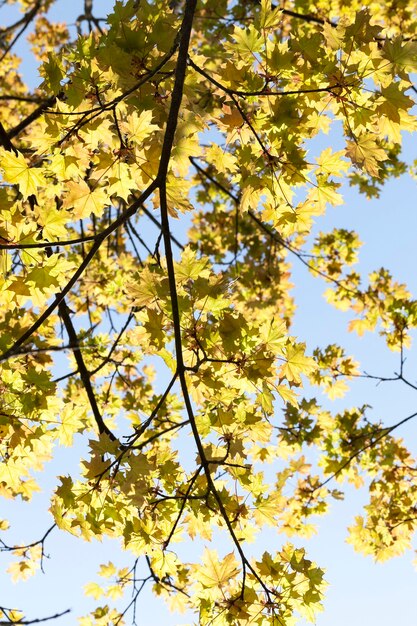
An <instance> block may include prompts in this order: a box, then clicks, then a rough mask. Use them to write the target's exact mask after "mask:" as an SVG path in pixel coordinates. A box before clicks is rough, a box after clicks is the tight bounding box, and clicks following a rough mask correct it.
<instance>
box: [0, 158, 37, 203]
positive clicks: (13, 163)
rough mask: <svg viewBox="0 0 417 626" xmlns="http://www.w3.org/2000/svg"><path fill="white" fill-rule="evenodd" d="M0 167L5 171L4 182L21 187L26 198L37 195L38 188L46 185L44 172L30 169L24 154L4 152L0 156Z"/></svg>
mask: <svg viewBox="0 0 417 626" xmlns="http://www.w3.org/2000/svg"><path fill="white" fill-rule="evenodd" d="M0 167H1V168H2V169H3V170H4V174H3V177H4V180H5V181H6V182H8V183H11V184H13V185H18V186H19V191H20V193H21V194H22V196H23V197H24V198H27V197H28V196H32V195H36V193H37V191H38V188H39V187H43V186H45V185H46V180H45V177H44V175H43V173H42V171H41V170H40V169H38V168H35V167H29V166H28V165H27V163H26V160H25V157H24V156H23V154H20V153H19V154H17V155H15V154H13V153H12V152H3V154H2V155H1V156H0Z"/></svg>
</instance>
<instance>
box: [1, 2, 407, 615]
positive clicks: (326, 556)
mask: <svg viewBox="0 0 417 626" xmlns="http://www.w3.org/2000/svg"><path fill="white" fill-rule="evenodd" d="M95 7H97V10H96V13H97V14H99V15H100V16H102V15H105V14H106V13H107V12H109V11H110V10H111V7H112V2H111V1H110V0H96V2H95ZM82 8H83V2H82V1H81V0H78V1H76V0H73V1H71V2H68V0H58V2H56V5H55V7H54V9H53V12H52V15H53V19H56V20H57V21H58V20H62V21H66V20H70V21H71V20H73V17H74V16H77V15H78V14H80V13H82ZM13 19H14V13H13V11H12V9H11V8H10V7H6V8H3V9H2V10H0V22H1V24H9V23H10V22H11V21H13ZM19 54H20V55H21V56H22V57H23V58H24V59H25V60H24V64H23V66H22V67H23V71H24V76H25V78H26V80H27V82H28V83H29V84H31V85H36V84H38V82H39V79H38V78H37V75H36V70H35V69H34V64H33V62H32V61H31V60H30V57H29V55H28V49H27V47H26V46H25V45H24V44H22V45H21V46H20V47H19ZM338 140H339V139H338V138H337V137H336V136H334V135H332V136H330V137H328V138H326V137H323V138H321V139H320V144H321V145H320V146H318V147H317V145H316V147H315V148H312V150H313V149H314V150H315V149H316V148H317V149H319V148H320V149H322V148H324V147H326V146H327V145H332V147H334V148H335V149H336V148H337V145H336V144H337V142H338ZM405 145H406V155H407V158H408V160H409V161H412V160H413V159H415V158H416V157H417V154H416V152H417V150H416V148H415V144H414V143H413V139H412V138H411V137H410V136H408V137H406V138H405ZM311 156H312V157H313V156H314V152H312V155H311ZM344 196H345V204H344V205H343V206H342V207H338V208H331V209H329V211H328V214H327V215H326V216H325V217H324V218H323V219H320V220H319V221H318V224H317V226H316V231H318V230H331V229H332V228H334V227H345V228H349V229H354V230H357V232H358V233H359V235H360V239H361V240H362V241H363V242H364V246H363V247H362V249H361V252H360V264H359V269H360V271H361V272H364V273H366V272H368V271H371V270H372V269H376V268H379V267H381V266H386V267H388V268H390V269H391V271H392V273H393V275H394V277H395V278H396V279H397V280H400V281H404V282H406V283H407V284H408V286H409V287H410V289H411V291H412V292H413V293H414V294H416V292H417V275H416V267H417V246H416V232H417V211H416V202H415V197H416V183H415V181H413V180H412V179H411V178H410V177H409V176H408V175H404V176H402V177H401V178H400V179H398V180H395V181H391V182H390V183H389V184H388V185H387V186H386V188H385V189H384V191H383V193H382V195H381V198H380V199H379V200H372V201H368V200H366V199H365V198H364V197H361V196H359V195H358V194H357V193H356V191H355V190H354V189H351V188H346V189H345V190H344ZM293 264H294V277H293V278H294V282H295V285H296V286H295V289H294V295H295V298H296V301H297V304H298V309H297V313H296V317H295V322H294V329H293V332H294V334H295V335H297V336H298V337H299V339H300V340H303V341H306V342H307V345H308V348H309V349H310V350H312V349H313V348H314V347H316V346H317V345H326V344H328V343H333V342H334V343H340V344H342V345H344V346H346V350H347V352H348V353H350V354H352V355H353V356H354V357H355V358H357V359H358V360H359V361H360V362H361V364H362V365H363V368H364V369H366V370H367V371H369V372H371V373H375V374H382V375H391V374H392V372H393V371H394V370H396V369H397V367H398V355H396V354H395V353H389V352H388V350H387V349H386V348H385V346H384V343H383V341H382V340H381V339H380V338H379V337H378V336H375V335H370V334H368V335H365V336H364V337H362V338H359V337H357V336H356V335H352V334H347V332H346V327H347V322H348V320H349V319H350V316H349V314H344V313H341V312H339V311H335V310H334V309H332V308H331V307H330V306H329V305H327V304H326V302H325V300H324V298H323V295H322V294H323V291H324V289H325V287H326V285H325V284H324V283H323V281H321V280H319V279H313V278H312V277H311V276H310V275H309V274H308V272H307V270H306V269H305V268H304V267H303V266H302V265H301V264H300V263H299V262H298V261H297V259H295V258H294V260H293ZM416 365H417V356H416V353H415V352H414V353H413V351H411V352H410V354H409V356H408V361H407V368H408V371H409V372H410V378H411V379H414V376H413V372H415V371H416ZM415 378H417V376H416V377H415ZM313 394H316V391H315V390H312V391H311V395H313ZM319 401H321V402H322V403H323V404H325V405H327V406H329V408H330V409H331V410H334V411H336V410H339V409H342V408H345V407H348V406H358V405H362V404H365V403H368V404H370V405H372V407H373V409H372V411H371V413H370V415H371V416H372V417H373V418H374V419H378V418H381V419H383V420H384V421H385V422H386V423H394V422H396V421H397V420H398V419H400V418H402V417H405V416H406V415H408V414H409V413H411V412H413V410H414V409H415V405H416V397H415V392H414V393H413V392H412V391H410V390H409V389H404V388H402V387H401V386H400V383H395V384H394V383H386V384H384V385H379V386H378V387H377V386H375V385H373V384H372V383H370V382H369V381H363V380H357V381H354V382H353V383H352V384H351V392H350V393H349V394H348V396H347V397H346V398H344V399H341V400H337V401H334V402H332V403H330V402H329V401H327V400H326V399H325V397H324V396H319ZM415 431H416V426H415V424H413V422H411V423H410V424H409V425H408V426H407V427H406V428H405V429H404V430H403V431H401V434H403V435H404V437H405V438H406V440H408V442H410V441H415V440H416V437H415ZM82 447H83V444H82V443H81V441H79V442H78V448H79V449H80V450H81V449H82ZM76 452H78V451H76ZM414 452H416V453H417V445H416V444H414ZM78 458H79V457H78V454H75V452H74V451H73V450H68V449H65V448H62V449H61V450H60V451H59V455H58V458H57V459H55V460H54V461H53V462H52V463H51V464H49V466H48V469H47V473H46V474H45V476H44V483H43V484H44V492H43V493H41V494H39V495H35V496H34V498H33V501H32V502H31V503H30V504H25V503H19V502H16V503H12V502H8V501H3V502H1V503H0V517H7V518H9V519H10V520H11V522H12V526H13V533H12V535H10V537H9V538H8V540H9V541H10V542H16V543H20V542H22V541H23V542H25V541H30V540H33V539H36V538H38V537H40V536H41V535H42V534H43V532H44V531H45V529H46V528H47V527H48V526H49V525H50V521H51V520H50V516H49V514H47V513H46V510H47V508H48V498H49V493H50V491H51V489H53V487H54V485H55V479H54V477H55V476H56V475H57V474H68V473H70V472H71V471H76V469H77V463H78ZM364 503H366V493H365V492H355V491H353V490H349V491H348V493H347V496H346V500H345V502H341V503H336V504H335V505H334V506H333V511H332V513H331V514H330V515H329V516H327V517H325V518H323V519H322V520H320V523H319V533H318V535H317V536H316V537H315V538H313V539H312V540H310V541H308V542H304V543H305V545H306V547H307V550H308V554H309V556H310V558H312V559H313V560H315V561H316V562H317V563H318V564H319V565H320V566H322V567H324V568H325V569H326V570H327V574H326V579H327V581H328V582H329V585H330V586H329V589H328V594H327V600H326V604H325V606H326V610H325V612H324V613H322V614H318V616H317V622H316V623H317V626H336V625H337V626H352V624H355V625H357V626H362V625H363V626H365V624H366V626H392V624H393V623H398V624H401V626H415V625H416V624H417V603H416V602H415V600H414V598H415V596H416V591H417V573H416V571H415V569H414V567H413V565H412V555H410V554H407V555H406V556H405V557H403V558H399V559H395V560H392V561H389V562H387V563H384V564H377V565H376V564H374V563H373V562H372V561H371V560H370V559H369V558H365V557H363V556H361V555H358V554H356V553H355V552H354V551H353V548H352V547H351V546H349V545H347V544H346V543H345V538H346V528H347V526H348V525H349V524H350V523H351V522H352V520H353V518H354V516H355V515H356V514H359V513H360V509H361V506H362V505H363V504H364ZM263 539H264V542H265V545H264V546H263V548H266V547H268V548H269V549H271V547H272V546H273V544H274V543H276V548H277V549H279V547H280V545H281V544H282V542H283V539H284V538H283V537H282V536H279V535H278V534H277V533H276V532H275V531H274V530H272V529H271V530H270V531H268V532H266V533H263ZM293 542H294V543H296V544H302V543H303V542H301V541H298V540H297V539H294V538H293ZM263 548H262V545H261V546H258V549H259V552H262V549H263ZM188 549H190V550H191V551H192V550H193V546H192V545H191V544H190V545H189V546H188ZM194 549H195V550H197V549H198V550H199V546H195V548H194ZM223 549H224V552H227V551H228V550H230V547H228V546H226V544H223V543H222V545H221V546H220V548H219V551H222V550H223ZM46 551H47V552H48V553H50V554H51V557H52V558H51V559H50V560H47V561H46V562H45V574H44V575H42V574H40V575H38V576H36V577H34V578H32V579H30V580H29V581H27V582H25V583H19V584H16V585H14V584H12V583H11V582H10V581H9V578H8V576H7V575H5V574H4V573H3V571H4V569H5V568H6V564H7V562H8V561H9V556H8V555H4V554H3V555H1V559H2V568H1V571H0V605H4V606H8V607H11V606H17V607H19V608H22V609H24V610H25V611H26V612H27V615H28V616H29V617H42V616H44V615H49V614H53V613H55V612H58V611H61V610H64V609H66V608H72V609H73V613H72V614H71V615H70V616H66V617H63V618H61V619H60V620H59V621H58V622H56V623H57V625H58V626H72V625H73V624H75V623H76V621H75V616H78V615H82V614H85V613H87V612H88V610H89V609H91V608H92V607H93V606H94V602H93V601H89V600H88V599H85V598H83V595H82V591H81V588H82V585H83V584H85V583H87V582H89V581H91V580H97V578H96V570H97V567H98V564H99V563H105V562H107V561H109V560H113V561H114V562H115V563H116V564H118V565H120V566H124V565H126V564H129V563H130V562H131V560H132V559H131V557H130V556H129V555H127V554H123V553H121V551H120V550H119V548H118V545H117V543H116V542H111V541H105V542H103V543H99V542H93V543H90V544H86V543H84V542H81V541H79V540H77V539H75V538H73V537H70V536H68V535H65V534H64V533H60V532H54V533H53V535H52V536H51V538H50V541H48V543H47V545H46ZM139 616H140V619H138V624H143V625H144V626H153V625H155V626H156V625H157V624H158V625H159V624H164V626H176V625H179V624H184V623H186V622H187V619H185V618H184V619H182V618H181V617H179V616H177V615H172V614H170V613H169V612H168V611H167V610H166V608H165V607H164V605H163V603H162V602H161V601H159V600H157V599H154V598H153V597H152V596H151V595H150V594H149V593H148V592H147V591H145V592H144V593H143V596H142V597H141V599H140V600H139ZM188 621H190V620H188Z"/></svg>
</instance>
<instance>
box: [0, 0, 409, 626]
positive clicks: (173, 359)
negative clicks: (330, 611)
mask: <svg viewBox="0 0 417 626" xmlns="http://www.w3.org/2000/svg"><path fill="white" fill-rule="evenodd" d="M8 4H9V5H19V6H20V8H21V11H22V13H21V18H20V19H19V20H18V21H16V22H14V23H11V24H10V25H8V26H5V27H4V28H3V29H2V30H1V31H0V48H1V50H0V58H1V63H0V85H1V95H0V97H1V101H2V107H1V110H0V145H1V147H0V168H1V176H2V185H1V187H0V253H1V276H0V304H1V306H0V352H1V355H0V359H1V365H0V368H1V387H0V391H1V396H0V402H1V406H0V454H1V460H2V463H1V465H0V495H1V496H2V497H3V498H8V499H11V500H12V499H19V498H21V499H23V500H30V499H31V497H32V495H33V494H34V493H35V492H36V491H37V490H39V484H38V480H39V478H41V476H42V474H40V473H39V472H42V470H45V471H46V472H47V471H48V461H49V460H50V459H52V458H53V457H54V456H55V455H59V454H60V449H61V447H62V446H73V445H74V443H75V442H76V441H78V440H79V439H80V438H83V439H85V440H86V441H89V453H88V454H87V455H86V456H84V457H83V458H81V459H80V471H79V473H77V474H76V475H64V476H58V477H57V478H56V488H55V490H54V493H53V495H52V499H51V503H50V513H51V516H52V517H51V527H50V528H47V529H45V535H44V536H43V537H41V538H39V537H31V536H28V543H27V545H14V543H13V542H12V543H10V542H9V541H8V536H9V535H8V534H7V532H8V530H7V529H8V523H7V521H6V520H0V528H1V530H2V537H3V539H2V540H1V547H2V549H3V550H4V551H6V552H11V553H12V554H13V555H14V560H13V562H12V564H11V565H10V569H9V571H10V574H11V576H12V577H13V578H14V579H19V578H25V577H27V576H29V575H31V574H32V573H34V572H35V571H36V570H37V569H38V567H39V564H40V561H42V559H43V556H44V553H45V544H47V542H48V539H49V537H50V535H51V534H52V533H59V532H66V533H72V534H73V535H76V536H77V537H79V538H80V541H82V540H94V539H99V538H101V537H103V536H105V535H107V536H109V537H114V538H118V539H119V540H121V541H122V545H123V546H124V548H125V550H126V554H125V557H126V563H127V566H126V567H125V568H123V569H118V568H117V567H116V566H115V565H113V564H112V563H107V561H106V559H105V558H104V559H103V564H102V565H101V566H100V569H99V573H100V575H101V576H102V578H101V582H100V581H99V580H98V581H93V582H91V584H89V585H88V586H87V587H86V588H85V590H84V591H85V593H86V594H87V595H90V596H92V597H93V598H95V599H96V600H97V608H96V609H95V610H94V611H93V612H92V613H91V614H90V615H88V616H84V617H82V618H81V620H80V624H81V625H82V626H89V625H93V624H96V625H101V626H106V625H108V626H110V625H113V626H115V625H120V626H121V625H122V624H126V623H129V620H130V619H131V612H132V611H133V610H134V609H135V607H136V605H137V604H138V603H140V592H141V590H142V588H143V586H144V585H145V584H148V585H149V586H151V587H153V589H154V591H155V594H156V595H157V596H160V597H162V598H164V600H166V601H167V602H168V603H169V605H170V606H171V608H172V609H174V610H178V611H181V610H184V611H185V610H189V611H191V612H193V613H194V620H195V623H198V624H201V625H212V624H213V625H215V626H221V625H223V624H224V625H227V624H230V625H244V624H258V625H262V626H264V625H267V624H271V625H277V624H280V625H282V626H284V625H285V626H289V625H290V624H293V623H294V620H295V619H297V618H298V617H300V616H302V617H305V618H307V619H314V615H315V613H316V612H317V611H318V610H320V608H321V600H322V597H323V592H324V590H325V583H324V578H323V572H322V570H321V569H320V567H319V565H320V564H319V565H316V564H314V563H312V561H311V560H310V559H309V558H308V554H306V552H305V550H304V549H303V548H299V547H297V546H298V543H297V541H298V536H301V537H303V536H309V534H310V533H311V531H312V528H313V527H314V516H316V515H321V514H325V513H326V512H327V510H328V507H329V503H330V502H331V501H332V500H333V499H340V498H343V489H344V485H345V484H347V483H352V484H354V485H355V486H356V487H358V488H359V487H361V486H363V485H364V484H366V485H367V488H368V487H369V502H368V505H367V506H366V508H365V510H364V511H362V512H358V517H357V518H356V523H355V524H354V525H353V526H352V527H351V528H350V539H349V541H350V542H351V543H352V544H353V545H354V547H355V548H356V549H357V550H360V551H362V552H364V553H365V554H370V555H372V556H373V557H375V558H377V559H379V560H383V559H386V558H389V557H391V556H395V555H398V554H401V553H403V552H404V550H406V549H408V548H409V547H410V545H411V539H412V535H413V532H414V528H415V526H416V517H417V515H416V514H417V511H416V492H417V472H416V461H415V459H413V458H412V455H411V453H410V452H409V451H408V450H407V448H406V447H405V443H404V442H403V441H402V440H401V439H398V438H397V433H396V432H394V431H396V429H397V428H399V426H400V425H401V424H402V423H404V422H405V421H407V420H408V419H411V417H413V416H408V417H407V418H404V419H402V420H401V421H400V422H397V423H395V424H391V425H389V426H386V425H384V424H383V423H380V422H379V421H378V417H372V416H370V415H369V414H365V407H355V408H352V409H349V410H345V411H343V412H341V413H338V412H333V413H332V412H331V411H329V409H328V408H327V406H326V407H321V406H320V402H319V400H316V399H312V398H311V393H310V391H309V393H304V390H303V385H304V384H306V382H307V381H308V383H309V385H313V386H316V387H317V388H318V389H319V388H321V390H322V391H323V390H324V392H325V393H327V394H328V395H329V396H330V398H335V397H336V398H337V397H339V396H341V395H343V394H344V393H346V391H347V389H348V385H347V381H349V379H351V378H352V377H356V376H366V374H364V373H363V371H362V370H361V369H360V365H359V363H357V362H356V360H355V359H354V358H353V357H351V356H350V355H348V354H346V352H345V350H344V348H343V346H338V345H335V344H331V345H327V346H321V347H319V348H317V350H315V351H314V353H306V349H305V344H304V343H303V338H302V337H300V338H297V337H295V336H294V335H293V334H292V331H291V323H292V319H293V314H294V310H295V306H296V304H297V303H296V302H295V301H294V299H293V296H292V292H291V289H292V265H291V263H293V264H296V263H303V264H304V265H306V266H307V267H308V269H309V271H310V272H311V275H312V276H314V277H316V278H317V279H318V280H322V281H324V282H325V283H326V288H327V291H326V295H327V299H328V300H329V302H330V303H332V304H333V305H335V306H336V307H338V308H341V309H343V310H350V311H351V322H350V330H352V331H355V332H358V333H360V334H362V333H364V332H366V331H376V332H379V333H380V334H381V336H382V339H381V341H385V342H386V344H387V347H388V348H390V349H392V350H397V351H398V355H399V360H400V368H399V370H398V373H397V374H396V375H395V376H394V378H395V379H396V380H398V382H399V383H400V384H401V383H402V384H406V385H409V386H413V383H412V382H410V380H408V378H407V376H406V372H405V370H404V368H403V365H404V351H405V350H406V348H407V347H408V346H409V342H410V337H409V334H410V331H412V329H413V328H414V327H415V326H416V325H417V307H416V302H415V301H414V300H413V299H412V298H411V295H410V293H409V291H408V290H407V288H406V287H405V286H404V285H402V284H398V283H396V282H395V280H394V278H393V277H392V276H391V275H390V273H389V272H388V271H387V270H377V271H374V272H373V273H372V274H371V275H370V276H361V275H360V273H359V272H358V271H356V270H355V269H354V267H353V266H354V264H355V263H356V261H357V255H358V249H359V246H360V242H359V238H358V236H357V235H356V234H355V233H354V232H353V231H351V230H347V229H346V230H344V229H335V230H333V231H332V232H326V233H321V234H319V235H318V236H317V238H316V240H315V242H314V244H313V247H311V245H310V244H309V241H310V240H309V235H310V233H311V230H312V227H313V224H314V221H315V218H316V217H317V216H320V215H323V214H324V212H325V211H326V207H327V206H328V205H338V204H341V203H342V202H343V197H342V195H341V193H340V187H341V183H342V181H344V180H348V181H350V183H351V184H352V185H355V186H356V187H357V188H358V189H359V190H360V191H361V192H362V193H363V194H364V195H365V196H368V197H371V196H375V195H378V194H379V192H380V189H381V188H382V186H383V184H384V182H385V181H386V180H388V179H389V178H390V177H392V176H397V175H398V174H400V173H402V172H404V171H405V170H406V165H405V163H404V162H403V160H402V157H401V142H402V135H401V131H404V130H406V131H414V130H416V128H417V124H416V118H415V114H414V112H413V110H412V107H413V105H414V100H413V96H415V92H416V90H415V88H414V86H413V84H412V82H411V80H410V73H412V72H415V71H417V41H415V40H414V39H415V33H416V28H417V3H416V2H414V0H410V1H409V2H401V3H395V6H394V4H393V3H391V2H385V1H383V2H380V3H375V2H370V0H369V1H368V0H365V1H364V2H360V3H358V2H350V1H349V2H345V1H344V0H335V1H333V2H329V1H328V0H319V1H318V2H313V1H312V0H311V1H310V0H291V1H288V2H280V3H277V4H276V5H274V4H271V2H270V0H261V2H257V1H255V0H245V1H243V0H242V1H240V0H237V1H235V2H227V1H226V0H198V2H196V0H185V1H184V2H183V1H181V2H177V1H174V2H168V1H165V0H149V1H148V2H147V1H145V0H140V1H139V2H137V1H135V0H123V1H120V0H117V1H116V2H115V6H114V10H113V13H111V14H110V15H108V16H107V18H106V19H101V18H104V16H102V15H101V14H100V6H99V5H100V3H99V2H97V3H96V6H95V5H93V4H92V2H91V0H90V1H88V0H86V1H85V8H84V14H83V15H81V16H79V17H78V20H77V25H78V33H77V32H74V29H73V28H72V29H71V27H70V26H68V25H65V24H57V23H53V22H51V21H50V20H49V18H48V9H49V8H50V6H51V5H52V4H53V0H37V1H34V0H21V1H20V2H16V1H15V0H8ZM368 5H369V8H367V7H368ZM76 19H77V16H76V15H74V22H75V20H76ZM26 35H27V37H28V40H29V43H30V46H31V50H32V53H33V55H34V57H35V58H36V59H37V63H38V64H39V73H40V76H41V82H40V84H39V86H38V87H37V88H36V89H34V90H31V89H28V88H27V87H26V85H25V83H24V79H23V78H22V76H21V74H20V73H19V59H18V57H17V56H16V54H15V52H14V46H15V44H16V42H17V41H18V40H19V38H21V37H24V36H26ZM333 128H338V129H339V132H340V133H342V134H343V141H344V144H343V148H342V149H340V150H334V149H333V148H332V145H331V140H329V139H326V136H327V133H328V132H329V130H331V129H333ZM318 137H320V138H321V144H322V145H324V146H325V147H324V148H323V149H320V150H319V152H318V153H317V154H316V157H315V158H312V157H311V153H308V154H307V146H308V144H309V142H310V140H312V139H314V138H318ZM327 137H328V136H327ZM323 142H324V143H323ZM348 227H349V224H347V228H348ZM304 339H305V338H304ZM310 390H311V388H310ZM373 393H375V391H374V392H373ZM266 463H268V471H267V472H266V471H265V470H264V465H265V464H266ZM271 468H272V470H271ZM271 471H272V474H271ZM271 476H272V478H271ZM8 506H11V504H9V505H8ZM265 525H266V526H270V527H274V528H277V529H278V530H279V532H280V533H282V534H283V536H285V535H288V536H291V542H292V543H289V542H287V540H283V538H282V537H280V536H279V535H277V541H276V546H275V548H273V549H271V550H270V551H264V548H261V549H259V550H258V549H257V547H256V546H257V543H256V542H257V539H258V538H259V536H260V533H261V531H262V528H263V527H264V526H265ZM28 535H30V532H29V530H28ZM219 536H222V538H223V541H224V543H223V545H228V546H229V548H228V550H226V551H223V552H222V550H220V549H219V548H217V551H216V547H215V545H212V539H213V537H214V538H217V537H219ZM190 538H191V539H194V538H199V539H201V542H200V543H198V542H196V544H195V545H196V548H195V549H194V557H193V560H192V561H191V562H190V560H188V559H184V558H183V556H182V552H181V543H180V542H184V541H186V540H187V539H188V540H189V539H190ZM252 541H255V543H254V544H252V545H251V548H250V554H249V553H248V550H247V545H248V542H252ZM200 545H203V546H206V547H205V548H203V549H202V550H200ZM254 554H255V555H256V556H253V555H254ZM52 557H53V555H52ZM138 560H139V561H141V562H145V563H146V566H147V569H148V572H149V573H148V575H147V577H145V578H143V579H141V580H138V579H137V578H135V571H136V569H135V566H136V563H137V562H138ZM99 565H100V564H97V567H98V568H99ZM104 579H108V585H107V586H106V584H107V583H105V582H103V580H104ZM132 590H133V595H132ZM80 592H81V590H80ZM119 597H126V602H125V605H124V608H122V609H119V608H115V607H114V606H113V604H112V602H113V600H114V599H118V598H119ZM132 598H133V599H132ZM0 601H1V602H3V600H0ZM4 604H5V606H4V607H0V619H1V618H3V620H9V621H11V622H13V623H14V622H17V623H19V620H22V619H24V621H22V622H21V623H31V620H33V619H34V618H35V617H36V616H26V617H25V618H23V617H22V614H21V613H19V612H18V610H17V609H19V607H8V605H7V603H6V601H5V602H4ZM65 608H66V607H63V609H65ZM47 613H48V611H47V610H46V611H45V614H47ZM52 617H55V616H52ZM75 617H77V616H75ZM75 617H74V619H75ZM179 619H181V618H179ZM57 623H59V622H57Z"/></svg>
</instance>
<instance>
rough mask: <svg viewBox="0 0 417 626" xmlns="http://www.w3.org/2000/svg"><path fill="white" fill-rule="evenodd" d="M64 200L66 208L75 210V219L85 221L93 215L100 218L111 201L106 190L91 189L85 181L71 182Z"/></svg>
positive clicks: (73, 212)
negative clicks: (84, 219)
mask: <svg viewBox="0 0 417 626" xmlns="http://www.w3.org/2000/svg"><path fill="white" fill-rule="evenodd" d="M67 187H68V190H69V191H68V193H67V195H66V196H65V199H64V208H65V209H73V211H72V214H73V216H74V219H83V218H85V217H89V216H90V215H91V214H93V215H97V216H100V215H102V214H103V211H104V208H105V207H106V206H108V205H109V203H110V201H109V199H108V197H107V194H106V192H105V190H104V189H101V188H100V187H98V188H96V189H90V187H89V186H88V185H87V183H86V182H85V181H84V180H80V181H77V182H72V181H70V182H69V183H68V184H67Z"/></svg>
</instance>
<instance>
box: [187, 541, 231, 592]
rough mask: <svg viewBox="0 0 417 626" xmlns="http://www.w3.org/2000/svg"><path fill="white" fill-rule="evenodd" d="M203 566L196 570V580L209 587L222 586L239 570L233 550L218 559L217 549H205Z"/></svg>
mask: <svg viewBox="0 0 417 626" xmlns="http://www.w3.org/2000/svg"><path fill="white" fill-rule="evenodd" d="M202 560H203V567H202V568H201V569H199V570H198V573H197V578H198V581H199V582H200V583H201V584H202V585H203V587H206V588H207V589H210V588H212V587H222V586H223V585H225V584H227V583H228V582H229V581H230V580H231V579H232V578H234V577H235V576H236V574H237V573H238V572H239V568H238V567H237V561H236V559H235V555H234V554H233V552H230V553H229V554H226V556H225V557H224V559H223V560H220V559H219V556H218V554H217V550H208V549H207V548H206V550H205V551H204V554H203V558H202Z"/></svg>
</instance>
